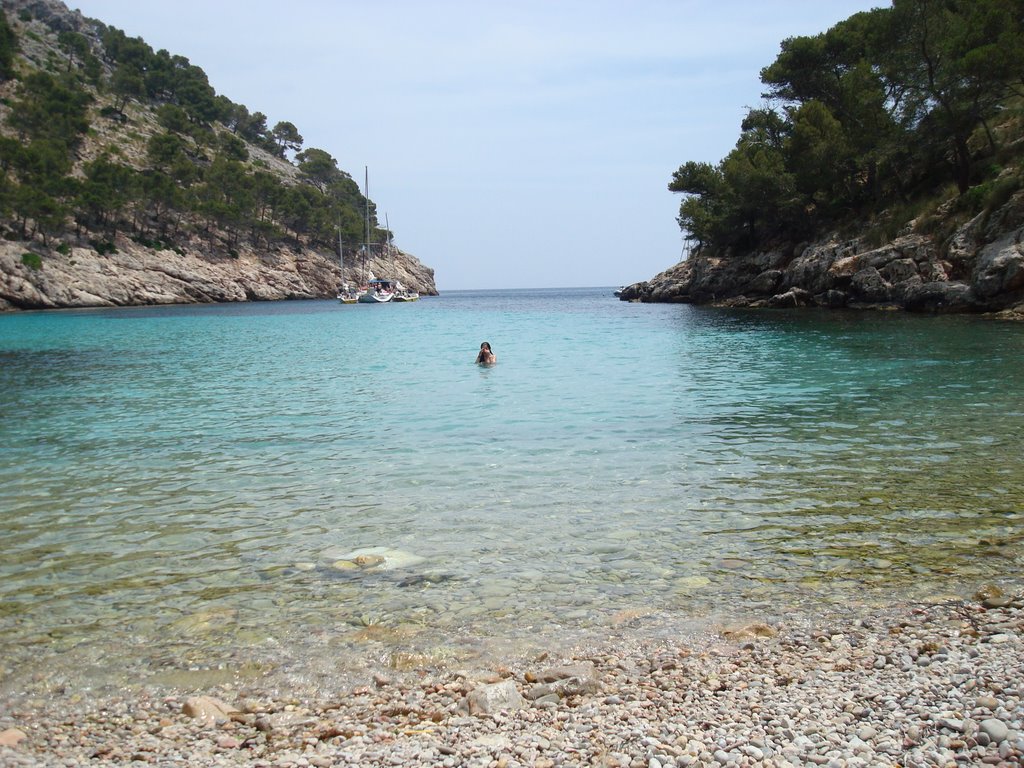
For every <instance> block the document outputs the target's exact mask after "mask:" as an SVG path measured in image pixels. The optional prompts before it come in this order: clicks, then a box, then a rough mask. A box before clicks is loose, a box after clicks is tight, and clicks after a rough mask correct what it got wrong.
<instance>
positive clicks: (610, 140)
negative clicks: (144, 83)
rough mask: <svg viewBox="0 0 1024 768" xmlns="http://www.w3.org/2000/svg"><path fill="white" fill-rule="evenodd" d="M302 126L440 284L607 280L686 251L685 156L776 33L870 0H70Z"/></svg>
mask: <svg viewBox="0 0 1024 768" xmlns="http://www.w3.org/2000/svg"><path fill="white" fill-rule="evenodd" d="M67 2H68V5H69V6H70V7H71V8H77V9H79V10H80V11H82V13H83V14H85V15H86V16H89V17H92V18H96V19H99V20H101V21H103V22H105V23H107V24H110V25H112V26H115V27H119V28H120V29H122V30H124V31H125V32H126V33H127V34H128V35H129V36H132V37H136V36H137V37H142V38H143V39H144V40H145V41H146V42H147V43H149V44H150V45H151V46H152V47H153V48H154V49H155V50H159V49H161V48H166V49H167V50H168V51H169V52H170V53H172V54H177V55H181V56H185V57H187V58H188V59H189V60H190V61H191V62H192V63H193V64H195V65H197V66H199V67H202V69H203V70H204V71H205V72H206V74H207V75H208V76H209V78H210V83H211V84H212V85H213V87H214V88H215V89H216V90H217V92H218V93H222V94H224V95H225V96H227V97H228V98H229V99H231V100H232V101H234V102H236V103H239V104H244V105H245V106H247V107H248V108H249V110H250V111H252V112H257V111H258V112H263V113H264V114H266V115H267V118H268V125H270V126H273V125H274V124H275V123H276V122H278V121H281V120H287V121H290V122H292V123H294V124H295V126H296V127H297V128H298V129H299V133H301V134H302V136H303V138H304V140H305V144H304V146H305V147H307V148H308V147H316V148H319V149H323V150H326V151H327V152H329V153H330V154H331V155H332V156H334V158H335V159H336V160H337V161H338V166H339V167H340V168H341V169H342V170H344V171H347V172H349V173H350V174H351V175H352V176H353V178H355V179H356V180H357V181H358V182H359V183H360V185H361V184H362V181H363V169H364V167H366V166H368V167H369V175H370V197H371V198H372V199H373V200H374V202H375V203H376V204H377V209H378V214H379V215H380V218H381V221H383V219H384V214H385V213H386V214H387V216H388V219H389V221H390V224H391V228H392V229H393V230H394V232H395V244H396V245H398V246H399V247H400V248H402V249H403V250H405V251H408V252H409V253H412V254H413V255H415V256H416V257H418V258H419V259H420V261H422V262H423V263H424V264H426V265H428V266H430V267H433V268H434V270H435V277H436V281H437V286H438V288H439V289H440V290H442V291H444V290H455V289H463V288H529V287H562V286H613V285H615V286H617V285H620V284H624V283H633V282H637V281H639V280H646V279H648V278H650V277H653V276H654V275H655V274H656V273H658V272H660V271H662V270H663V269H666V268H667V267H669V266H671V265H672V264H674V263H675V262H676V261H678V260H679V258H680V255H681V249H682V237H681V234H680V232H679V227H678V225H677V224H676V221H675V217H676V214H677V213H678V208H679V197H678V196H676V195H673V194H672V193H670V192H669V191H668V190H667V184H668V181H669V179H670V178H671V175H672V172H673V171H674V170H675V169H676V168H678V167H679V165H681V164H682V163H684V162H686V161H687V160H698V161H708V162H717V161H718V160H720V159H722V158H723V157H724V156H725V155H726V154H727V153H728V152H729V150H730V149H732V147H733V145H734V144H735V142H736V139H737V137H738V135H739V126H740V121H741V120H742V118H743V116H744V114H745V113H746V110H747V108H748V107H754V106H758V105H759V104H760V103H761V98H760V94H761V91H762V86H761V83H760V81H759V79H758V74H759V72H760V70H761V68H762V67H764V66H767V65H769V64H771V63H772V61H774V59H775V57H776V55H777V54H778V52H779V43H780V42H781V41H782V40H783V39H784V38H786V37H790V36H794V35H807V34H817V33H818V32H824V31H825V30H826V29H828V28H829V27H830V26H832V25H833V24H835V23H836V22H838V21H841V20H842V19H845V18H847V17H848V16H850V15H851V14H853V13H856V12H857V11H862V10H867V9H869V8H872V7H879V6H886V5H888V3H887V2H886V1H885V0H770V1H769V0H756V1H755V0H720V1H719V2H707V1H706V0H701V1H698V0H632V1H630V2H627V0H617V1H615V2H611V1H610V0H517V1H516V2H499V1H497V0H495V1H493V2H486V1H485V0H478V1H477V2H470V1H469V0H291V1H290V2H282V1H281V0H273V1H271V0H173V2H172V1H171V0H165V1H162V2H157V1H156V0H67Z"/></svg>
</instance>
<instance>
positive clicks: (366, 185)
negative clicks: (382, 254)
mask: <svg viewBox="0 0 1024 768" xmlns="http://www.w3.org/2000/svg"><path fill="white" fill-rule="evenodd" d="M363 190H364V191H365V193H366V194H365V200H366V247H365V248H364V249H363V282H364V283H365V282H366V257H367V254H368V253H369V251H370V166H368V165H364V166H363Z"/></svg>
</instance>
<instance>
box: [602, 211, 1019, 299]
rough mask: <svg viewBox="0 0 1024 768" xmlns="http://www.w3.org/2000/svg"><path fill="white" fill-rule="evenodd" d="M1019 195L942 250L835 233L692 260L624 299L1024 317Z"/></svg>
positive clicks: (909, 237) (925, 242)
mask: <svg viewBox="0 0 1024 768" xmlns="http://www.w3.org/2000/svg"><path fill="white" fill-rule="evenodd" d="M1022 219H1024V195H1021V194H1018V195H1017V196H1016V197H1015V198H1014V199H1012V200H1011V201H1010V202H1009V203H1007V204H1006V205H1005V206H1004V207H1003V208H1002V209H1000V210H999V211H998V212H996V213H995V214H992V215H990V216H986V215H985V214H979V215H978V216H976V217H975V218H974V219H972V220H971V221H969V222H967V223H966V224H964V225H962V226H961V227H959V228H958V229H957V231H956V232H955V234H954V235H953V237H952V238H950V239H949V240H948V241H946V243H945V245H944V247H943V244H941V243H939V242H937V241H936V240H935V238H934V237H932V236H930V235H922V234H914V233H908V234H904V235H902V236H900V237H897V238H896V239H895V240H893V241H892V242H889V243H886V244H885V245H883V246H881V247H878V248H870V247H868V246H867V245H866V244H865V242H864V241H863V240H862V239H860V238H855V239H852V240H841V239H839V238H838V237H835V236H832V237H828V238H825V239H823V240H821V241H819V242H815V243H812V244H810V245H804V246H799V247H797V248H785V249H778V250H772V251H761V252H755V253H748V254H730V255H727V256H712V255H707V254H704V253H699V252H698V253H695V254H694V255H692V256H691V257H690V258H689V259H687V260H686V261H684V262H681V263H679V264H677V265H675V266H674V267H671V268H670V269H667V270H666V271H664V272H662V273H661V274H659V275H657V276H655V277H654V278H652V279H651V280H649V281H646V282H642V283H636V284H634V285H631V286H628V287H627V288H625V289H624V290H623V292H622V294H621V298H622V299H623V300H624V301H645V302H688V303H694V304H717V305H723V306H749V307H800V306H819V307H856V308H897V309H906V310H909V311H912V312H1005V313H1006V314H1007V315H1009V316H1024V246H1022V245H1021V240H1022V238H1024V226H1022Z"/></svg>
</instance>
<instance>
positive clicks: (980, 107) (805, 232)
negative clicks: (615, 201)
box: [669, 0, 1024, 256]
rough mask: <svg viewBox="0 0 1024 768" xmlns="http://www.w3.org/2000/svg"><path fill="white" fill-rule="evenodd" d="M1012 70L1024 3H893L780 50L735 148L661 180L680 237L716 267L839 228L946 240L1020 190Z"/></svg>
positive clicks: (1016, 72) (1023, 110) (1021, 68)
mask: <svg viewBox="0 0 1024 768" xmlns="http://www.w3.org/2000/svg"><path fill="white" fill-rule="evenodd" d="M1022 62H1024V2H1022V0H893V2H892V5H891V7H888V8H879V9H875V10H872V11H867V12H863V13H858V14H855V15H853V16H851V17H850V18H849V19H847V20H845V21H843V22H841V23H839V24H837V25H835V26H834V27H833V28H831V29H830V30H828V31H827V32H825V33H823V34H819V35H816V36H811V37H794V38H789V39H787V40H785V41H784V42H783V43H782V46H781V52H780V54H779V56H778V58H777V59H776V60H775V61H774V62H773V63H772V64H771V65H770V66H768V67H765V68H764V69H763V70H762V72H761V80H762V82H763V83H764V84H765V85H766V86H767V92H766V93H765V94H764V96H765V99H766V101H765V103H764V104H763V105H762V106H760V107H758V108H756V109H751V110H750V111H749V112H748V114H747V116H746V118H745V119H744V120H743V123H742V126H741V132H740V137H739V140H738V141H737V143H736V146H735V148H734V149H733V150H732V151H731V152H730V153H729V154H728V155H727V156H726V157H725V158H724V159H723V160H722V161H721V162H719V163H718V164H717V165H713V164H710V163H704V162H687V163H684V164H683V165H682V166H681V167H680V168H679V169H678V170H677V171H676V172H675V173H674V174H673V177H672V180H671V183H670V184H669V189H670V190H672V191H674V192H679V193H682V194H683V195H684V199H683V200H682V203H681V205H680V213H679V219H678V221H679V224H680V227H681V228H682V229H683V230H684V232H685V233H687V235H688V236H689V237H691V238H692V239H693V240H694V242H695V244H696V246H697V249H698V251H701V252H703V253H705V255H719V256H728V255H729V254H743V253H750V252H752V251H757V250H765V249H768V248H771V247H774V246H776V245H777V244H780V243H791V244H795V243H800V242H806V241H808V240H813V239H815V238H817V237H820V236H821V235H822V234H823V233H825V232H827V231H829V230H835V229H840V228H842V227H843V226H844V225H846V226H851V225H856V227H857V228H858V230H859V231H860V232H863V230H864V229H865V226H866V227H868V228H870V229H872V230H873V234H874V239H875V242H876V244H881V243H882V242H883V241H886V240H889V239H891V238H892V237H893V236H895V235H896V234H897V232H898V231H900V230H901V229H902V227H904V225H905V224H906V223H907V222H909V221H911V220H916V221H917V225H918V226H919V227H921V228H923V229H927V228H928V227H931V228H933V229H934V228H937V227H943V226H945V227H947V234H948V233H951V232H952V227H951V226H949V225H950V224H953V225H954V226H955V224H956V223H962V222H964V221H966V220H967V219H970V218H971V217H973V216H975V215H976V214H978V213H979V212H983V211H994V210H996V209H998V208H999V207H1000V206H1001V205H1002V204H1003V203H1005V202H1006V200H1008V199H1009V198H1010V196H1011V195H1013V194H1014V193H1015V192H1016V191H1017V190H1019V189H1021V188H1022V186H1024V184H1022V178H1024V147H1022V143H1021V141H1020V138H1021V124H1022V120H1024V107H1022V99H1021V95H1022V94H1024V65H1022ZM950 199H954V200H955V203H954V204H953V205H952V206H950V205H949V204H948V201H949V200H950ZM944 204H945V205H944ZM940 208H941V215H937V213H936V212H937V211H939V210H940Z"/></svg>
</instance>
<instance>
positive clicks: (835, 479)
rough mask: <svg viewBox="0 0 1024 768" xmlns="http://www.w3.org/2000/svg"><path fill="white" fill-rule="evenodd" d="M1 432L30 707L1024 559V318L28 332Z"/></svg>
mask: <svg viewBox="0 0 1024 768" xmlns="http://www.w3.org/2000/svg"><path fill="white" fill-rule="evenodd" d="M483 340H488V341H490V342H491V344H492V346H493V348H494V351H495V353H496V354H497V356H498V364H497V365H495V366H493V367H491V368H482V367H478V366H476V365H474V364H473V360H474V358H475V355H476V351H477V348H478V347H479V343H480V341H483ZM0 412H2V415H3V420H2V426H0V441H2V445H3V448H4V449H3V451H2V455H0V530H2V531H3V539H2V550H0V552H2V554H0V659H3V661H2V662H0V666H2V674H3V676H2V677H0V685H3V686H4V687H6V688H7V689H15V688H17V687H18V686H23V685H26V684H27V683H26V682H25V681H26V680H28V679H30V678H31V675H32V674H33V673H37V677H38V672H39V670H45V678H46V679H47V680H65V681H68V680H70V681H79V682H81V681H82V680H85V681H91V682H114V683H116V682H118V681H122V680H127V679H131V680H138V679H140V678H141V679H150V678H151V679H154V680H161V679H166V680H167V681H180V680H181V679H182V678H181V677H180V676H178V677H176V676H175V675H177V674H179V673H183V672H185V671H189V670H191V671H196V670H199V671H202V670H207V671H209V670H214V669H223V670H227V673H231V674H248V675H252V676H256V677H258V676H260V675H264V674H270V673H271V672H284V673H285V674H288V675H292V676H293V677H295V678H296V679H297V678H302V679H305V680H309V679H311V678H312V677H315V676H316V675H327V674H329V673H330V672H332V671H333V672H341V671H344V670H346V669H350V668H357V667H360V665H365V664H369V663H386V664H387V663H390V664H391V665H392V666H399V667H400V666H401V665H402V664H408V665H412V666H415V665H416V664H428V663H429V664H442V663H453V664H459V663H465V662H466V661H467V659H471V658H476V657H478V656H480V655H483V654H487V653H498V654H500V653H509V652H513V651H520V650H523V649H527V648H530V647H531V646H532V645H534V644H536V645H543V644H544V643H546V642H552V638H561V639H563V640H564V639H566V638H570V639H573V638H580V637H584V636H587V635H588V633H590V634H591V635H593V634H597V635H600V634H601V633H602V632H610V631H618V630H619V629H621V628H622V627H623V626H628V627H630V628H631V631H635V632H638V633H643V632H644V631H648V630H649V631H655V630H654V627H655V625H656V624H657V626H659V627H661V628H662V629H663V628H664V627H665V626H666V623H665V622H668V621H678V622H679V623H680V625H683V624H685V623H686V622H690V621H701V620H708V619H709V618H722V617H730V616H755V617H757V618H767V617H772V616H780V615H786V614H787V613H789V612H790V611H792V610H794V609H799V608H801V607H806V606H807V605H817V604H822V603H828V604H835V605H844V604H849V603H851V601H869V602H870V601H877V602H884V601H886V600H891V599H893V596H897V595H898V596H900V597H911V598H913V597H916V596H929V595H935V594H965V593H966V594H969V593H970V591H971V590H972V589H974V588H975V587H976V586H977V585H979V584H981V583H985V582H989V581H1001V580H1005V579H1012V578H1016V574H1017V573H1018V572H1019V571H1020V568H1021V565H1022V564H1024V548H1022V542H1024V527H1022V521H1024V484H1022V482H1021V477H1022V476H1024V459H1022V455H1021V451H1020V436H1021V435H1022V434H1024V326H1021V325H1017V324H1009V323H1000V322H994V321H989V320H983V319H980V318H973V317H917V316H907V315H902V314H888V313H869V314H856V313H817V312H812V311H798V312H784V311H779V312H775V311H771V312H765V311H761V312H757V311H730V310H720V309H709V308H700V307H692V306H686V305H671V306H648V305H637V304H628V303H622V302H619V301H618V300H616V299H614V298H613V297H612V296H611V290H610V289H572V290H568V291H556V290H544V291H486V292H453V293H450V294H447V295H445V296H441V297H437V298H425V299H423V300H421V301H419V302H417V303H414V304H402V305H393V306H367V305H355V306H343V305H341V304H339V303H337V302H332V301H304V302H286V303H266V304H237V305H216V306H198V307H195V306H190V307H167V308H135V309H117V310H94V311H64V312H49V313H27V314H17V315H7V316H0ZM366 548H371V554H370V556H369V559H366V558H364V559H363V560H361V561H360V562H359V563H356V562H355V560H356V559H357V558H356V555H358V554H359V553H360V551H361V550H363V549H366ZM372 548H377V549H372ZM379 548H385V549H383V550H382V549H379ZM381 552H383V553H384V554H383V555H381V554H379V553H381ZM374 553H377V554H374ZM379 557H384V562H383V563H380V562H378V560H377V558H379ZM391 566H397V567H391ZM645 616H652V617H654V616H657V617H658V621H657V622H655V621H654V619H653V618H652V619H645V618H644V617H645ZM112 658H115V659H117V660H118V661H117V664H116V665H115V666H116V669H111V668H110V667H111V665H110V664H109V660H110V659H112ZM327 659H329V663H328V662H327V661H326V660H327ZM227 673H226V674H227ZM161 675H162V676H163V677H161Z"/></svg>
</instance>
